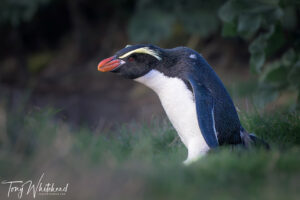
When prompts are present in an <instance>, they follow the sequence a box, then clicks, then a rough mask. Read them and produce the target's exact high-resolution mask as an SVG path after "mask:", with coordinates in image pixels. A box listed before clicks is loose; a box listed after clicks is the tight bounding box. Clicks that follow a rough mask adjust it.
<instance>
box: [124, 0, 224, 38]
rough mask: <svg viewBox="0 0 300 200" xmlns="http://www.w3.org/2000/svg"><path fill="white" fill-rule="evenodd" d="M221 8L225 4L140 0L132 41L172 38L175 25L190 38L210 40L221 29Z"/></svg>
mask: <svg viewBox="0 0 300 200" xmlns="http://www.w3.org/2000/svg"><path fill="white" fill-rule="evenodd" d="M221 5H222V1H221V0H216V1H212V2H211V1H210V2H207V1H204V0H200V1H199V0H189V1H181V0H175V1H158V0H156V1H148V0H139V1H137V5H136V8H137V10H136V12H135V13H134V15H133V16H132V18H131V20H130V24H129V36H130V39H131V40H132V41H133V42H145V41H147V42H152V43H157V42H159V41H161V40H163V39H166V38H168V37H170V36H171V35H172V33H173V29H174V25H175V24H176V25H180V26H182V27H183V28H184V30H185V31H186V32H187V33H189V34H196V35H199V36H201V37H207V36H209V35H211V34H214V33H216V32H217V30H218V28H219V24H220V21H219V19H218V17H217V9H218V7H220V6H221Z"/></svg>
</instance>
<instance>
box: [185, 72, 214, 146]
mask: <svg viewBox="0 0 300 200" xmlns="http://www.w3.org/2000/svg"><path fill="white" fill-rule="evenodd" d="M188 81H189V83H190V84H191V86H192V88H193V93H194V97H195V104H196V111H197V118H198V124H199V127H200V130H201V133H202V135H203V137H204V139H205V141H206V143H207V145H208V146H209V147H210V148H215V147H217V146H219V142H218V138H217V133H216V130H215V121H214V103H213V97H212V96H211V94H210V92H209V90H208V89H207V88H206V87H205V86H204V85H202V84H200V83H198V81H197V80H195V79H194V78H193V77H189V79H188Z"/></svg>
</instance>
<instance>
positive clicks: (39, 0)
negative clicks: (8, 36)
mask: <svg viewBox="0 0 300 200" xmlns="http://www.w3.org/2000/svg"><path fill="white" fill-rule="evenodd" d="M49 1H50V0H25V1H23V0H1V1H0V23H8V24H11V25H12V26H18V25H19V24H20V23H21V22H27V21H29V20H31V19H32V17H33V16H34V14H35V13H36V12H37V10H38V8H39V7H40V6H42V5H44V4H46V3H48V2H49Z"/></svg>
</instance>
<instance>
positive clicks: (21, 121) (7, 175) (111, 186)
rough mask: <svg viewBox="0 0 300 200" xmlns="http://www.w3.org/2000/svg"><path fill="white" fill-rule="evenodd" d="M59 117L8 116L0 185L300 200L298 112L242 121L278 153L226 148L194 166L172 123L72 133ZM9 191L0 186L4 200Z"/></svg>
mask: <svg viewBox="0 0 300 200" xmlns="http://www.w3.org/2000/svg"><path fill="white" fill-rule="evenodd" d="M53 113H54V112H53V111H52V110H43V111H34V112H31V113H28V114H26V115H14V116H6V119H5V120H6V123H2V124H0V127H1V130H0V139H1V141H0V179H1V181H2V180H29V179H30V180H33V181H34V182H37V181H38V179H39V177H40V176H41V174H42V173H45V182H46V180H47V181H48V182H54V183H56V184H57V185H59V184H61V185H63V184H66V183H69V188H68V192H67V194H66V196H63V197H61V196H42V197H39V196H38V197H37V198H36V199H40V198H42V199H272V200H273V199H299V196H300V191H299V189H300V156H299V155H300V117H299V114H298V113H271V114H270V113H268V114H263V115H261V114H258V113H257V114H251V115H245V114H241V118H242V122H243V125H244V126H245V128H246V129H247V130H249V131H251V132H255V134H256V135H258V136H260V137H263V138H264V139H265V140H266V141H268V142H269V143H270V145H271V147H272V150H271V151H268V152H267V151H265V150H262V149H253V150H251V151H245V150H242V149H232V148H230V147H223V148H220V149H219V150H215V151H212V152H211V153H209V154H208V155H207V156H206V157H204V158H202V159H201V160H199V161H198V162H196V163H195V164H193V165H191V166H189V167H185V166H183V165H182V161H183V160H184V159H185V158H186V153H187V152H186V150H185V148H184V146H183V145H182V144H181V143H180V142H179V141H178V140H176V137H177V134H176V132H175V130H174V129H173V128H172V127H171V125H170V124H169V123H168V122H167V121H166V120H158V119H157V120H153V122H152V123H151V124H143V125H141V124H135V123H131V124H128V125H123V126H118V128H116V129H115V130H114V131H103V130H95V131H91V130H89V129H87V128H81V129H80V130H72V128H70V127H69V126H67V125H66V124H64V123H62V122H60V121H55V120H54V119H53ZM7 189H8V186H7V185H1V186H0V199H6V198H7V197H6V195H7ZM29 197H30V196H29ZM16 198H17V197H16V195H14V196H12V197H11V199H16ZM24 198H25V199H26V197H24ZM31 198H32V196H31ZM29 199H30V198H29Z"/></svg>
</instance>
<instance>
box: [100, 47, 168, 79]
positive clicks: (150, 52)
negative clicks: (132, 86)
mask: <svg viewBox="0 0 300 200" xmlns="http://www.w3.org/2000/svg"><path fill="white" fill-rule="evenodd" d="M163 54H164V52H163V50H162V49H161V48H159V47H156V46H154V45H127V46H126V47H125V48H124V49H121V50H120V51H118V52H117V53H116V54H115V55H114V56H112V57H109V58H106V59H104V60H102V61H101V62H100V63H99V64H98V70H99V71H101V72H113V73H117V74H119V75H121V76H123V77H125V78H129V79H135V78H138V77H141V76H144V75H145V74H147V73H148V72H149V71H151V70H152V69H154V68H155V67H157V66H159V65H161V63H162V62H163Z"/></svg>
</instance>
